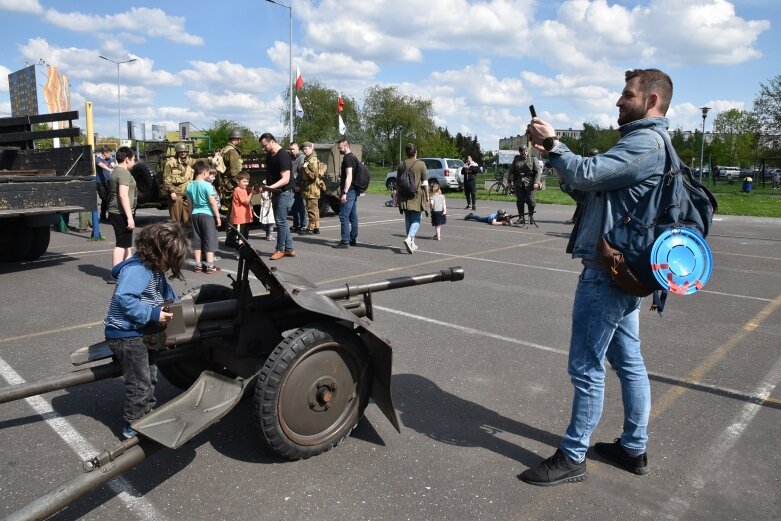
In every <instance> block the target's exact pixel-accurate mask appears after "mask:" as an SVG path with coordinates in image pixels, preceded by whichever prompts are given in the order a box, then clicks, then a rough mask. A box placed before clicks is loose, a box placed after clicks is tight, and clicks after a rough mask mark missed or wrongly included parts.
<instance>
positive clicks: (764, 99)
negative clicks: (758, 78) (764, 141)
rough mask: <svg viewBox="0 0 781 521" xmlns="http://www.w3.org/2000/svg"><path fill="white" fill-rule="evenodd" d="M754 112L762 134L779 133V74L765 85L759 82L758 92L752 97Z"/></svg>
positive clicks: (780, 77)
mask: <svg viewBox="0 0 781 521" xmlns="http://www.w3.org/2000/svg"><path fill="white" fill-rule="evenodd" d="M754 114H755V116H756V119H757V120H758V123H759V127H760V131H761V132H762V134H763V135H765V136H772V135H775V136H777V135H779V134H781V74H779V75H778V76H776V77H775V78H773V79H772V80H770V82H769V83H768V84H767V85H765V84H764V83H760V84H759V94H758V95H757V97H756V98H755V99H754Z"/></svg>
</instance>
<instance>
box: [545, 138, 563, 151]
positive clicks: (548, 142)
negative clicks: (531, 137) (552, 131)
mask: <svg viewBox="0 0 781 521" xmlns="http://www.w3.org/2000/svg"><path fill="white" fill-rule="evenodd" d="M558 140H559V138H557V137H556V136H551V137H546V138H545V139H543V140H542V148H544V149H545V150H547V151H548V152H550V151H551V150H553V147H554V146H555V143H556V141H558Z"/></svg>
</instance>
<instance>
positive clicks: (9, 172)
mask: <svg viewBox="0 0 781 521" xmlns="http://www.w3.org/2000/svg"><path fill="white" fill-rule="evenodd" d="M0 175H13V176H17V175H19V176H41V175H46V176H56V175H57V171H56V170H54V169H53V168H47V169H42V170H0Z"/></svg>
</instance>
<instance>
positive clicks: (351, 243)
mask: <svg viewBox="0 0 781 521" xmlns="http://www.w3.org/2000/svg"><path fill="white" fill-rule="evenodd" d="M356 244H358V241H356V240H355V239H350V246H355V245H356Z"/></svg>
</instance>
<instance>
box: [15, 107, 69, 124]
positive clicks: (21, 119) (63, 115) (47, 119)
mask: <svg viewBox="0 0 781 521" xmlns="http://www.w3.org/2000/svg"><path fill="white" fill-rule="evenodd" d="M77 119H79V111H78V110H71V111H68V112H55V113H54V114H36V115H35V116H16V117H13V118H0V127H14V126H17V125H28V126H32V125H35V124H38V123H53V122H55V121H74V120H77Z"/></svg>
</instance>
